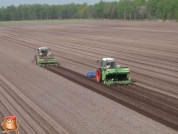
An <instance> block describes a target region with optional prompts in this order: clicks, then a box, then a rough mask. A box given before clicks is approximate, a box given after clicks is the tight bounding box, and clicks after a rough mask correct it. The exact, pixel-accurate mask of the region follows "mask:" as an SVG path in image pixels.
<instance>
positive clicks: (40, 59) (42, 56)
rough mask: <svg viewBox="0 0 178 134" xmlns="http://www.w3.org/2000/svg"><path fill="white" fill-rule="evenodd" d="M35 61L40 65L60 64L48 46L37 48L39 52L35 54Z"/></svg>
mask: <svg viewBox="0 0 178 134" xmlns="http://www.w3.org/2000/svg"><path fill="white" fill-rule="evenodd" d="M33 62H34V64H36V65H38V66H40V67H45V66H58V65H59V63H58V62H57V60H56V59H55V57H54V55H53V54H51V52H50V49H49V48H47V47H39V48H38V49H37V54H36V55H35V57H34V59H33Z"/></svg>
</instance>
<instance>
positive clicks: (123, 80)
mask: <svg viewBox="0 0 178 134" xmlns="http://www.w3.org/2000/svg"><path fill="white" fill-rule="evenodd" d="M97 63H100V66H101V67H100V68H98V69H97V71H96V81H97V82H104V84H106V85H108V86H110V85H111V84H130V83H132V82H131V78H130V77H127V75H128V74H129V73H130V70H129V68H128V67H120V66H119V65H117V64H116V62H115V59H114V58H102V59H101V60H98V61H97Z"/></svg>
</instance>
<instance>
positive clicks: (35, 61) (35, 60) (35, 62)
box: [33, 56, 37, 65]
mask: <svg viewBox="0 0 178 134" xmlns="http://www.w3.org/2000/svg"><path fill="white" fill-rule="evenodd" d="M33 62H34V64H35V65H37V58H36V56H35V57H34V61H33Z"/></svg>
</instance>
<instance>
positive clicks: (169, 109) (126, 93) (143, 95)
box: [46, 66, 178, 130]
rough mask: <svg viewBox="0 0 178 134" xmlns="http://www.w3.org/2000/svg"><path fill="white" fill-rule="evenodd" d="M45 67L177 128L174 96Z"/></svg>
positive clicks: (177, 115) (177, 117) (177, 110)
mask: <svg viewBox="0 0 178 134" xmlns="http://www.w3.org/2000/svg"><path fill="white" fill-rule="evenodd" d="M46 69H47V70H49V71H51V72H53V73H55V74H58V75H60V76H63V77H64V78H66V79H68V80H71V81H73V82H75V83H77V84H79V85H81V86H83V87H85V88H87V89H89V90H92V91H94V92H96V93H98V94H101V95H103V96H105V97H107V98H109V99H111V100H113V101H115V102H117V103H120V104H122V105H124V106H126V107H128V108H130V109H132V110H134V111H136V112H139V113H140V114H143V115H144V116H147V117H149V118H151V119H153V120H155V121H157V122H160V123H162V124H164V125H166V126H168V127H170V128H172V129H175V130H178V108H177V104H178V99H175V98H174V97H170V96H166V95H163V94H161V93H159V92H155V94H153V93H151V94H149V92H145V91H146V90H145V89H144V88H140V89H139V88H138V86H136V87H134V86H127V87H124V86H123V87H122V86H120V87H121V88H119V89H118V88H117V87H107V86H106V85H103V84H98V83H97V82H96V81H93V80H92V79H89V78H87V77H85V76H83V75H81V74H79V73H77V72H74V71H72V70H69V69H66V68H64V67H61V66H59V67H46ZM137 88H138V89H139V90H138V89H137ZM165 97H168V100H169V101H166V100H164V98H165ZM163 100H164V101H163Z"/></svg>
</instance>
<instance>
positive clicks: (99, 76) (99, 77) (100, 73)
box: [96, 68, 102, 82]
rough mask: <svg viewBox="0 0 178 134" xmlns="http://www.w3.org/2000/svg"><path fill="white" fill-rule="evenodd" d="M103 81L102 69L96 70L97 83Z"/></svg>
mask: <svg viewBox="0 0 178 134" xmlns="http://www.w3.org/2000/svg"><path fill="white" fill-rule="evenodd" d="M101 79H102V71H101V68H98V69H97V70H96V81H97V82H101Z"/></svg>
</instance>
